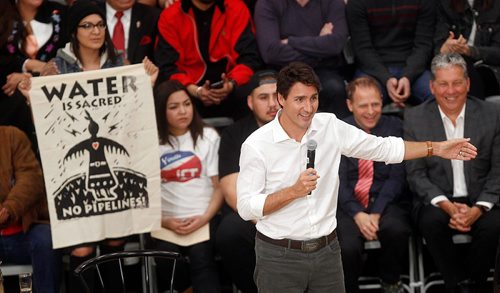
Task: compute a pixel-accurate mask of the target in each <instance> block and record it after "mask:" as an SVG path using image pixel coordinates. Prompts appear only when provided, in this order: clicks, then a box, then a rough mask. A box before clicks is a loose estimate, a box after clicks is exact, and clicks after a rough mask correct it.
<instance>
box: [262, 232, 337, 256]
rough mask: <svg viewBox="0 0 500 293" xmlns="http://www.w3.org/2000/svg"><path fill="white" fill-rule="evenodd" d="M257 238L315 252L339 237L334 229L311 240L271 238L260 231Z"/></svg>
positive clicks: (290, 247) (303, 250)
mask: <svg viewBox="0 0 500 293" xmlns="http://www.w3.org/2000/svg"><path fill="white" fill-rule="evenodd" d="M255 236H256V237H257V238H259V239H260V240H262V241H264V242H267V243H271V244H273V245H277V246H281V247H286V248H289V249H296V250H300V251H302V252H315V251H318V250H320V249H321V248H323V247H325V246H327V245H328V244H329V243H332V241H333V240H335V238H337V232H336V230H333V232H332V233H330V235H328V236H323V237H320V238H316V239H311V240H292V239H286V238H285V239H273V238H269V237H267V236H266V235H264V234H262V233H260V232H259V231H257V234H256V235H255Z"/></svg>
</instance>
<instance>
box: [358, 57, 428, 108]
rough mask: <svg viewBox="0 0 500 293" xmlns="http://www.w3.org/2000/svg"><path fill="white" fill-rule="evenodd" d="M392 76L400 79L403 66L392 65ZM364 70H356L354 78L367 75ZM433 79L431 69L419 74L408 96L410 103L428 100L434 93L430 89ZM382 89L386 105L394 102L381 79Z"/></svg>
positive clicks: (389, 68)
mask: <svg viewBox="0 0 500 293" xmlns="http://www.w3.org/2000/svg"><path fill="white" fill-rule="evenodd" d="M387 69H388V70H389V73H390V74H391V75H392V77H395V78H397V79H400V78H401V77H402V74H403V67H396V66H390V67H388V68H387ZM367 75H369V74H367V73H366V72H364V71H361V70H359V69H358V70H356V72H355V73H354V78H356V77H361V76H367ZM430 80H431V72H430V71H429V70H425V71H424V72H422V74H421V75H419V76H418V77H417V78H416V79H415V80H414V81H413V82H412V83H411V85H410V97H409V98H408V103H409V104H411V105H418V104H421V103H422V102H424V101H425V100H428V99H429V98H431V97H432V93H431V90H430V85H429V82H430ZM379 85H380V89H381V90H382V95H383V97H384V98H383V100H384V105H386V104H390V103H392V99H391V98H390V97H389V95H388V94H387V87H386V85H385V84H381V83H380V81H379Z"/></svg>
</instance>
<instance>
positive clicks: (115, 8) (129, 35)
mask: <svg viewBox="0 0 500 293" xmlns="http://www.w3.org/2000/svg"><path fill="white" fill-rule="evenodd" d="M105 12H106V23H107V25H108V31H109V35H110V36H111V38H112V39H113V44H114V45H115V47H116V49H117V50H118V51H121V53H122V54H123V57H124V59H125V60H127V61H128V62H129V63H130V64H137V63H141V62H142V59H144V57H148V58H149V60H154V45H155V41H156V36H157V35H158V29H157V25H156V24H157V23H158V18H159V17H160V10H159V9H157V8H155V7H150V6H148V5H145V4H141V3H138V2H136V1H135V0H125V1H123V0H106V5H105Z"/></svg>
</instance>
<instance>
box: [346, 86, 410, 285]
mask: <svg viewBox="0 0 500 293" xmlns="http://www.w3.org/2000/svg"><path fill="white" fill-rule="evenodd" d="M347 98H348V100H347V106H348V108H349V110H350V111H351V112H352V114H353V115H352V116H349V117H347V118H346V119H345V121H346V122H347V123H349V124H352V125H354V126H356V127H358V128H361V129H363V130H365V131H366V132H369V133H371V134H374V135H377V136H398V137H402V135H403V123H402V121H401V119H399V118H396V117H392V116H383V115H382V94H381V92H380V89H379V86H378V83H377V81H376V80H375V79H373V78H371V77H368V76H367V77H360V78H357V79H355V80H353V81H352V82H351V83H349V85H348V86H347ZM339 176H340V187H339V207H338V210H337V220H338V228H337V229H338V235H339V241H340V247H341V251H342V263H343V266H344V278H345V287H346V292H349V293H352V292H358V277H359V276H360V275H361V272H362V267H363V250H364V242H365V241H366V240H379V241H380V243H381V249H380V251H379V254H378V266H377V268H378V271H379V273H380V278H381V279H382V292H403V291H402V290H403V287H402V285H401V282H400V280H399V276H400V274H401V272H402V267H401V260H402V259H405V258H406V255H407V247H408V245H407V243H408V237H409V235H410V232H411V228H410V221H409V212H408V209H406V208H405V207H404V205H403V204H402V202H404V201H403V199H404V198H403V197H404V194H405V191H406V180H405V170H404V165H403V163H400V164H394V165H386V164H384V163H381V162H373V161H367V160H361V159H359V160H358V159H355V158H347V157H344V156H342V160H341V162H340V168H339Z"/></svg>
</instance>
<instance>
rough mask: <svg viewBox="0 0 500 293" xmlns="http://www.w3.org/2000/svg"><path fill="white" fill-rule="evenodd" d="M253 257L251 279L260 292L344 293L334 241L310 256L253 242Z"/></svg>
mask: <svg viewBox="0 0 500 293" xmlns="http://www.w3.org/2000/svg"><path fill="white" fill-rule="evenodd" d="M255 254H256V256H257V260H256V265H255V275H254V279H255V283H256V284H257V287H258V288H259V292H261V293H268V292H269V293H276V292H286V293H303V292H308V293H319V292H335V293H343V292H345V289H344V282H343V281H344V274H343V272H342V260H341V257H340V246H339V242H338V240H337V239H336V238H335V239H334V240H333V241H332V242H331V243H330V244H328V245H327V246H325V247H323V248H321V249H320V250H318V251H316V252H309V253H308V252H302V251H300V250H295V249H288V248H286V247H281V246H277V245H273V244H270V243H267V242H264V241H263V240H261V239H255Z"/></svg>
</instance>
